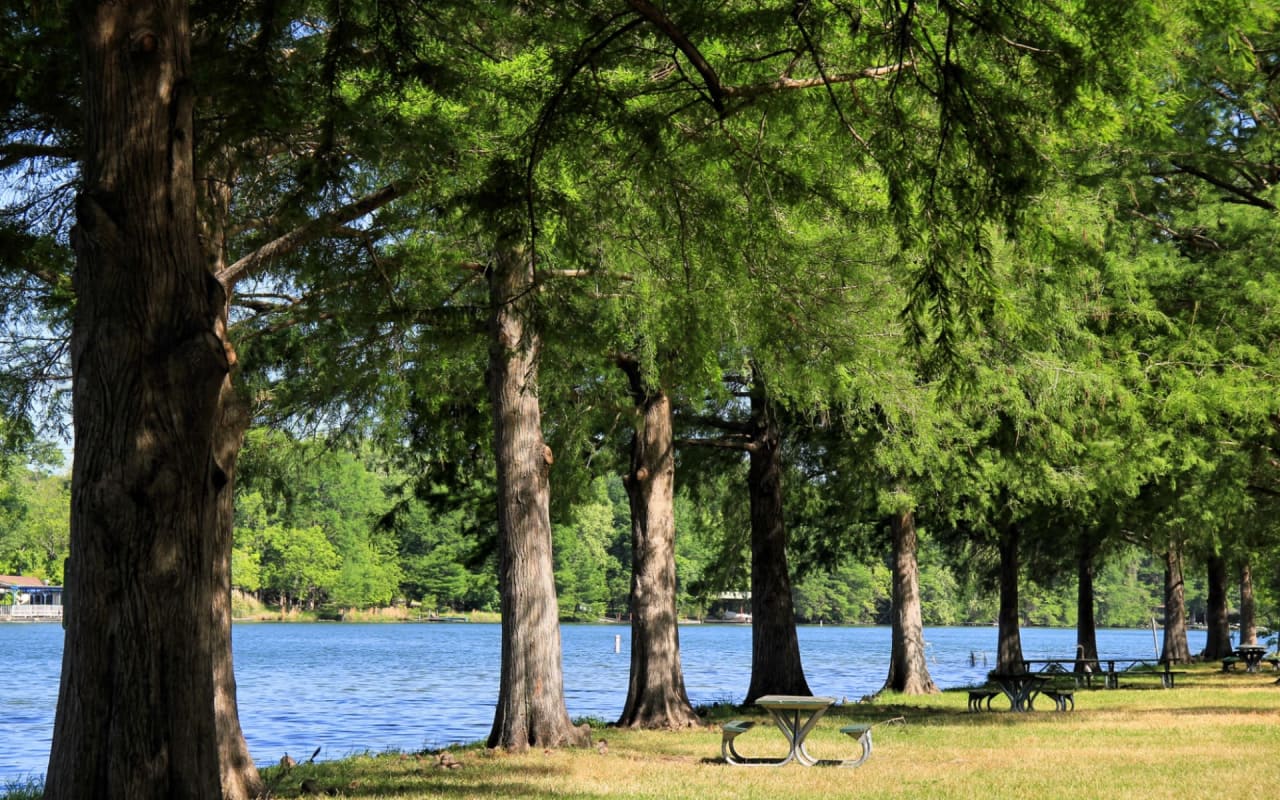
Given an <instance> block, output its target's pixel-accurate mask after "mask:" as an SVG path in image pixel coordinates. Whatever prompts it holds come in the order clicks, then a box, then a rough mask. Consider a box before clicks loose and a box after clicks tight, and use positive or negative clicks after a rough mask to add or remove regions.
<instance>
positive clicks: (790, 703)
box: [720, 694, 871, 767]
mask: <svg viewBox="0 0 1280 800" xmlns="http://www.w3.org/2000/svg"><path fill="white" fill-rule="evenodd" d="M835 702H836V699H835V698H834V697H815V696H811V695H787V694H767V695H764V696H762V697H760V698H758V699H757V700H756V705H758V706H760V707H761V708H763V709H765V710H766V711H768V712H769V716H770V717H772V718H773V722H774V724H775V725H777V726H778V730H780V731H782V735H783V736H785V737H786V738H787V755H786V756H785V757H784V758H780V759H779V758H745V757H743V755H742V754H741V753H739V752H738V750H737V748H736V747H735V746H734V739H736V738H737V737H738V736H740V735H741V734H743V733H746V732H747V731H748V730H750V729H751V727H752V726H753V725H754V723H752V722H746V721H742V720H734V721H732V722H729V723H726V724H725V726H724V730H723V738H722V739H721V746H720V749H721V753H722V754H723V755H724V760H725V761H726V762H728V763H730V764H733V765H735V766H765V767H782V766H785V765H787V764H790V763H791V762H792V761H795V762H797V763H799V764H803V765H804V766H806V767H812V766H814V765H816V764H819V763H824V764H827V763H829V764H839V765H840V766H846V767H856V766H859V765H860V764H862V762H864V761H866V760H867V758H868V757H869V756H870V755H871V726H870V725H847V726H845V727H843V728H841V729H840V732H841V733H845V734H848V735H849V736H853V737H854V738H856V739H857V740H858V743H859V744H860V745H861V746H862V754H861V756H859V757H858V758H856V759H848V760H844V761H830V762H822V761H819V759H816V758H814V757H813V756H811V755H809V751H808V750H806V749H805V747H804V740H805V737H807V736H808V735H809V733H810V731H812V730H813V728H814V726H815V725H817V724H818V720H820V719H822V716H823V715H824V714H826V713H827V710H828V709H830V708H831V706H832V705H833V704H834V703H835Z"/></svg>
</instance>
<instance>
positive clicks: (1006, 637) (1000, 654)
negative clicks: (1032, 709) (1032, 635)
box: [996, 524, 1022, 672]
mask: <svg viewBox="0 0 1280 800" xmlns="http://www.w3.org/2000/svg"><path fill="white" fill-rule="evenodd" d="M1020 534H1021V528H1020V527H1019V526H1018V525H1016V524H1011V525H1007V526H1005V527H1004V528H1003V530H1001V531H1000V545H999V547H1000V615H999V618H998V620H997V622H998V624H999V629H998V633H997V637H998V640H999V645H998V647H997V651H996V669H998V670H1000V671H1002V672H1021V671H1022V632H1021V629H1020V625H1021V623H1022V620H1021V615H1020V614H1019V611H1018V572H1019V565H1018V540H1019V539H1020V538H1021V537H1020Z"/></svg>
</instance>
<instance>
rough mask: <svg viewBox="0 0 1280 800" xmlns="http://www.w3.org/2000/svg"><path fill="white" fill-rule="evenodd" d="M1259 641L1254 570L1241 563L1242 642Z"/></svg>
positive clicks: (1255, 642) (1252, 642) (1254, 642)
mask: <svg viewBox="0 0 1280 800" xmlns="http://www.w3.org/2000/svg"><path fill="white" fill-rule="evenodd" d="M1257 643H1258V605H1257V602H1256V601H1255V600H1254V599H1253V570H1252V569H1251V568H1250V566H1249V562H1248V561H1246V562H1244V563H1243V564H1241V565H1240V644H1257Z"/></svg>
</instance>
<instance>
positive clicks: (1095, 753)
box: [267, 665, 1280, 800]
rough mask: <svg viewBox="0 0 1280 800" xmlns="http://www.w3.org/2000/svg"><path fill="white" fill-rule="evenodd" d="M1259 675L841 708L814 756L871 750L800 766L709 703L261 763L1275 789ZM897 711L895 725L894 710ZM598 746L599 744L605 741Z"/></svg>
mask: <svg viewBox="0 0 1280 800" xmlns="http://www.w3.org/2000/svg"><path fill="white" fill-rule="evenodd" d="M1276 677H1277V675H1276V674H1275V673H1272V672H1269V671H1264V672H1260V673H1257V674H1253V675H1249V674H1245V673H1238V674H1237V673H1232V674H1223V673H1222V672H1221V671H1220V670H1215V668H1214V667H1213V666H1211V665H1199V666H1194V667H1191V668H1190V671H1189V673H1188V674H1187V675H1185V676H1182V677H1181V678H1180V679H1179V686H1178V688H1176V689H1172V690H1163V689H1158V688H1151V687H1153V686H1155V685H1156V684H1155V683H1154V682H1152V681H1150V680H1147V681H1143V682H1142V683H1141V684H1140V686H1141V687H1143V688H1137V687H1135V688H1121V689H1118V690H1107V691H1103V690H1092V691H1085V690H1082V691H1079V692H1078V693H1077V696H1076V710H1075V711H1074V712H1066V713H1056V712H1048V711H1038V712H1035V713H1032V714H1017V715H1015V714H1012V713H1009V712H1006V711H995V712H983V713H979V714H971V713H968V712H967V710H966V705H967V694H966V693H964V692H956V691H953V692H945V693H943V694H941V695H937V696H933V697H925V698H916V697H910V698H907V697H897V696H892V697H891V696H885V697H881V698H880V699H879V700H877V701H875V702H872V703H865V704H857V705H853V704H851V705H845V706H841V707H837V708H835V709H833V710H832V712H831V713H830V714H828V716H827V717H826V718H824V720H823V721H822V722H821V723H819V727H818V729H817V730H816V731H815V732H814V734H813V735H812V736H811V737H810V740H809V741H810V747H809V750H810V751H811V752H812V753H813V754H814V755H815V756H817V757H821V758H841V757H846V756H852V755H854V753H855V752H856V748H855V747H854V745H853V743H852V742H851V741H849V740H848V739H847V738H845V737H843V736H841V734H840V733H839V732H838V728H839V727H840V726H841V725H844V724H850V723H855V722H856V723H872V724H875V726H876V727H875V728H874V729H873V736H874V741H875V750H874V753H873V755H872V756H871V759H870V760H869V761H867V763H866V764H865V765H863V766H862V767H860V768H858V769H853V770H849V769H836V768H824V767H815V768H810V769H806V768H804V767H800V766H796V765H792V766H788V767H784V768H781V769H773V768H745V767H731V766H727V765H725V764H724V763H723V762H722V761H721V760H720V733H719V726H720V724H721V723H723V722H724V721H725V720H727V719H729V718H730V717H744V716H745V717H749V718H753V719H757V720H758V721H760V722H762V723H763V722H766V718H765V717H764V716H762V715H760V714H757V713H755V712H754V710H752V709H745V710H737V711H735V710H734V709H728V708H726V709H713V710H712V712H711V714H710V717H709V720H708V722H709V724H708V727H706V728H704V729H700V730H694V731H686V732H679V733H658V732H644V731H620V730H614V729H610V728H603V727H601V728H597V729H596V730H595V731H594V737H595V740H596V742H597V746H595V747H592V748H589V749H564V750H552V751H544V750H541V749H535V750H532V751H530V752H527V753H523V754H508V753H494V752H490V751H486V750H485V749H484V748H482V747H468V748H457V749H454V750H452V751H450V754H449V757H448V758H447V759H446V760H449V759H453V760H456V761H457V762H458V764H459V765H460V766H458V767H456V768H446V767H442V766H440V755H439V754H431V753H423V754H384V755H377V756H358V757H353V758H349V759H347V760H344V761H337V762H324V763H319V764H305V765H301V766H299V767H295V768H294V769H293V770H291V771H290V772H289V773H288V774H286V775H280V774H279V772H278V771H277V770H271V771H268V773H267V775H268V778H269V779H270V780H272V781H275V782H276V783H275V785H276V788H275V794H276V795H277V796H280V797H297V796H301V795H302V793H301V791H300V789H301V786H302V783H303V782H304V781H307V782H309V783H308V788H313V787H314V788H317V789H319V790H321V791H323V790H326V789H328V790H331V791H332V790H337V792H338V794H339V796H345V797H359V798H388V800H393V799H394V800H423V799H425V798H484V797H528V798H552V797H555V798H566V797H571V798H604V797H621V798H632V797H635V798H649V797H652V798H697V799H698V800H712V799H713V798H726V800H729V799H730V798H731V799H732V800H747V799H749V798H760V799H761V800H777V799H778V798H813V800H819V799H820V798H827V797H831V796H853V795H856V796H857V797H859V798H956V799H957V800H961V799H963V800H971V798H975V797H981V798H984V799H989V798H1011V799H1012V798H1032V797H1035V798H1108V799H1110V800H1126V799H1130V798H1131V799H1132V800H1139V799H1141V800H1152V798H1189V797H1211V796H1219V795H1222V794H1223V793H1224V792H1230V793H1232V794H1240V793H1242V792H1241V790H1244V792H1243V793H1246V794H1250V795H1260V796H1269V795H1270V794H1271V793H1273V792H1274V791H1275V789H1276V787H1278V786H1280V760H1278V759H1277V758H1276V755H1277V753H1280V686H1277V685H1276V683H1275V681H1276ZM897 717H902V718H903V719H904V720H905V721H904V722H902V723H892V724H891V723H889V720H891V719H894V718H897ZM602 739H603V740H604V741H605V743H606V744H605V745H604V746H603V747H600V746H599V745H598V742H599V741H600V740H602ZM738 742H739V744H740V749H741V750H742V751H744V753H746V754H748V755H766V754H771V752H773V751H776V750H777V749H778V748H779V747H780V746H781V745H782V744H783V740H782V737H781V735H780V734H779V733H778V732H777V731H776V730H774V729H772V728H771V727H769V726H767V725H761V726H758V727H757V728H756V729H755V730H753V731H751V732H750V733H748V734H746V735H744V736H742V737H741V738H740V739H739V740H738Z"/></svg>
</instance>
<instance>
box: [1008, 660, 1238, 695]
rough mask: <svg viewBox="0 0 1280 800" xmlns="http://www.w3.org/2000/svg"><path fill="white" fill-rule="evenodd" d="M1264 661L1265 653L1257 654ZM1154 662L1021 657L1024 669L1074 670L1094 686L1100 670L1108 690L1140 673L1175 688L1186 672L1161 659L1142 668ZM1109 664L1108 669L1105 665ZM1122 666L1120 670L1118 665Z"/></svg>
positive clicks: (1059, 671)
mask: <svg viewBox="0 0 1280 800" xmlns="http://www.w3.org/2000/svg"><path fill="white" fill-rule="evenodd" d="M1258 658H1259V660H1261V658H1262V656H1261V655H1259V656H1258ZM1151 663H1152V662H1151V661H1150V660H1148V659H1142V658H1024V659H1023V660H1022V668H1023V669H1024V670H1027V671H1031V669H1032V667H1033V666H1034V665H1037V664H1039V665H1042V666H1041V667H1040V670H1039V671H1040V672H1050V673H1059V674H1062V673H1068V672H1069V673H1071V674H1073V675H1075V676H1076V682H1077V684H1078V683H1079V681H1080V677H1079V676H1080V675H1083V676H1084V680H1085V684H1086V685H1088V686H1092V685H1093V675H1094V673H1101V674H1102V678H1103V682H1102V685H1103V686H1104V687H1105V688H1107V689H1118V688H1119V687H1120V677H1121V676H1126V677H1131V678H1133V677H1139V676H1148V675H1150V676H1155V677H1158V678H1160V685H1161V686H1163V687H1164V688H1166V689H1172V688H1173V681H1174V678H1175V677H1176V676H1178V675H1181V674H1183V673H1181V672H1174V671H1173V670H1171V669H1170V668H1169V667H1170V662H1168V661H1166V660H1164V659H1159V660H1157V661H1156V662H1155V663H1157V664H1159V665H1161V667H1162V668H1161V669H1158V670H1156V669H1142V667H1145V666H1147V665H1149V664H1151ZM1104 664H1105V665H1106V667H1105V669H1104V668H1103V665H1104ZM1117 664H1121V665H1123V666H1122V668H1120V669H1117V668H1116V665H1117ZM1077 665H1083V668H1082V671H1081V672H1075V671H1074V670H1075V669H1076V666H1077Z"/></svg>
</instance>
